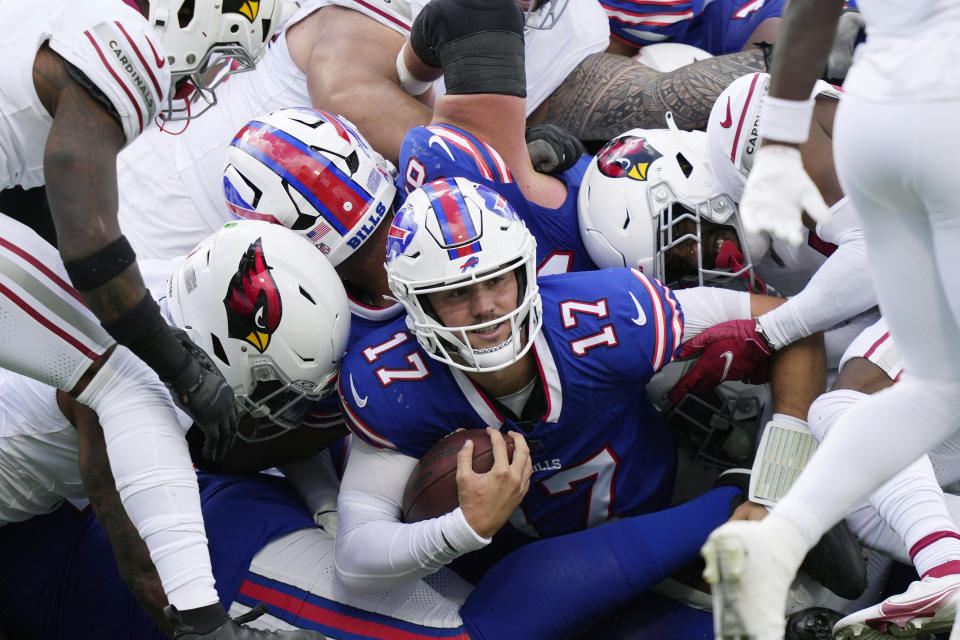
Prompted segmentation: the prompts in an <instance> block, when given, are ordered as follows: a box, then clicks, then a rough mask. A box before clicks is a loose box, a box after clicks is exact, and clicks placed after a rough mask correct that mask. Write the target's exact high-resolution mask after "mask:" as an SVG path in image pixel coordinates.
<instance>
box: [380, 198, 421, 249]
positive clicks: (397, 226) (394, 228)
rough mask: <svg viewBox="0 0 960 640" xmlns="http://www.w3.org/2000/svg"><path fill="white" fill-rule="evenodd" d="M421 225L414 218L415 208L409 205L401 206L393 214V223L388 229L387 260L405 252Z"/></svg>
mask: <svg viewBox="0 0 960 640" xmlns="http://www.w3.org/2000/svg"><path fill="white" fill-rule="evenodd" d="M418 228H419V225H418V224H417V223H416V221H415V220H414V219H413V209H412V208H411V207H408V206H403V207H400V210H399V211H397V213H396V215H394V216H393V223H392V224H391V225H390V230H389V231H387V262H390V261H391V260H393V259H394V258H396V257H397V256H399V255H401V254H403V252H404V251H406V250H407V247H409V246H410V242H412V241H413V236H414V234H415V233H416V232H417V229H418Z"/></svg>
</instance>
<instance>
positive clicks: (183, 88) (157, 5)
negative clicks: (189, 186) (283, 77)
mask: <svg viewBox="0 0 960 640" xmlns="http://www.w3.org/2000/svg"><path fill="white" fill-rule="evenodd" d="M295 9H296V4H295V3H294V2H292V0H150V8H149V13H148V14H147V19H148V20H149V22H150V25H151V26H152V27H153V29H154V32H155V33H156V34H157V36H158V37H159V39H160V44H161V46H162V48H163V52H164V54H165V55H166V59H167V62H168V63H169V65H170V74H171V78H172V81H173V83H174V88H173V89H172V90H171V91H170V92H169V95H168V98H167V105H166V109H165V110H161V114H160V118H161V119H162V120H167V121H176V120H188V119H190V118H194V117H196V116H198V115H200V114H201V113H203V112H204V111H206V110H207V109H209V108H210V107H212V106H213V105H214V104H216V102H217V99H216V94H215V89H216V87H217V86H219V85H220V84H221V83H223V82H224V80H226V79H227V78H228V77H229V76H231V75H233V74H236V73H242V72H244V71H250V70H251V69H253V68H254V67H255V66H256V62H257V60H258V59H259V58H260V57H261V56H262V54H263V52H264V50H265V49H266V45H267V41H268V40H269V39H270V37H271V36H272V35H273V34H274V32H275V31H276V30H277V29H278V28H279V27H280V25H281V24H282V23H283V22H284V21H285V20H286V19H287V18H288V17H289V16H291V15H292V14H293V11H294V10H295Z"/></svg>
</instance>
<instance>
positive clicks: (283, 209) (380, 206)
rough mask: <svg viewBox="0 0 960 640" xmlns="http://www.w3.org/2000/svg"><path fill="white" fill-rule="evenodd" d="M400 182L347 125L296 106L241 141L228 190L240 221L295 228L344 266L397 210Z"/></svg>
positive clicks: (232, 153)
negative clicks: (265, 222) (394, 201)
mask: <svg viewBox="0 0 960 640" xmlns="http://www.w3.org/2000/svg"><path fill="white" fill-rule="evenodd" d="M394 175H395V170H394V168H393V165H391V164H390V163H389V162H388V161H387V160H385V159H384V158H383V156H381V155H380V154H379V153H377V152H376V151H374V150H373V148H372V147H370V145H369V144H368V143H367V141H366V140H364V138H363V136H361V135H360V133H359V132H358V131H357V130H356V129H355V128H354V127H353V125H351V124H350V122H348V121H347V120H346V119H344V118H340V117H337V116H334V115H331V114H329V113H327V112H325V111H321V110H319V109H311V108H309V107H295V108H290V109H281V110H279V111H273V112H271V113H269V114H267V115H265V116H262V117H259V118H255V119H254V120H251V121H250V122H248V123H247V124H246V125H244V127H243V128H242V129H240V131H239V132H238V133H237V135H236V136H234V138H233V141H232V142H231V143H230V147H229V148H228V149H227V165H226V167H225V168H224V171H223V191H224V197H225V198H226V203H227V207H228V208H229V209H230V211H231V212H232V213H233V214H234V215H235V216H237V217H240V218H248V219H253V220H266V221H267V222H273V223H277V224H282V225H284V226H285V227H289V228H291V229H293V230H294V231H297V232H298V233H300V234H302V235H304V236H306V237H307V238H308V239H309V240H310V241H311V242H313V243H314V244H315V245H316V246H317V248H318V249H320V251H322V252H323V253H324V254H325V255H326V256H327V258H328V259H329V260H330V262H331V263H332V264H333V265H334V266H337V265H339V264H340V263H341V262H343V261H344V260H345V259H346V258H348V257H349V256H350V255H352V254H353V252H354V251H356V250H357V249H358V248H359V247H360V246H361V245H362V244H363V243H364V242H365V241H366V240H367V238H369V237H370V235H371V234H372V233H373V232H374V231H375V230H376V229H377V227H378V226H379V224H380V222H381V221H382V220H383V219H384V217H385V216H387V213H388V212H389V211H391V210H392V207H393V199H394V196H395V195H396V192H397V188H396V185H395V184H394Z"/></svg>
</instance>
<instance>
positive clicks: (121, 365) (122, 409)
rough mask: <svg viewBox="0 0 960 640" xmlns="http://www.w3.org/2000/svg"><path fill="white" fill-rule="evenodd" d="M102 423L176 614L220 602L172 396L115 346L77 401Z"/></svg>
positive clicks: (122, 490) (123, 495)
mask: <svg viewBox="0 0 960 640" xmlns="http://www.w3.org/2000/svg"><path fill="white" fill-rule="evenodd" d="M77 400H79V401H80V402H82V403H83V404H86V405H87V406H89V407H90V408H92V409H93V410H94V411H96V412H97V415H98V416H99V418H100V424H101V426H102V427H103V435H104V439H105V440H106V444H107V455H108V456H109V458H110V468H111V470H112V471H113V477H114V479H115V481H116V485H117V491H118V492H119V494H120V499H121V500H122V501H123V506H124V508H125V509H126V511H127V514H128V515H129V516H130V520H131V521H132V522H133V524H134V526H135V527H136V528H137V531H139V532H140V536H141V537H142V538H143V540H144V542H146V543H147V548H148V549H149V550H150V557H151V559H152V560H153V564H154V565H155V566H156V568H157V573H158V574H159V575H160V581H161V582H162V583H163V590H164V591H165V592H166V594H167V598H168V599H169V600H170V603H171V604H173V605H175V606H176V607H177V608H178V609H181V610H184V609H194V608H196V607H201V606H205V605H209V604H213V603H215V602H217V601H218V599H219V598H218V596H217V592H216V589H215V588H214V580H213V571H212V570H211V567H210V554H209V552H208V551H207V537H206V532H205V529H204V526H203V516H202V514H201V512H200V493H199V489H198V487H197V474H196V472H194V470H193V463H192V462H191V460H190V452H189V451H188V449H187V441H186V439H185V438H184V432H183V430H182V428H181V427H180V424H179V422H178V420H177V414H176V409H175V407H174V405H173V400H172V399H171V398H170V392H169V391H167V388H166V387H165V386H164V385H163V384H162V383H161V382H160V380H159V379H158V378H157V374H156V373H154V372H153V371H151V370H150V369H149V368H148V367H147V365H145V364H144V363H143V361H142V360H140V359H139V358H137V357H136V356H135V355H133V353H132V352H131V351H130V350H128V349H127V348H126V347H123V346H120V345H118V346H117V348H116V351H114V353H113V354H112V355H111V356H110V358H109V359H108V360H107V362H106V364H105V365H104V366H103V368H102V369H101V370H100V371H99V372H98V373H97V375H96V376H94V378H93V380H92V381H91V382H90V384H89V385H87V388H86V389H84V391H83V393H82V394H80V396H79V397H78V398H77Z"/></svg>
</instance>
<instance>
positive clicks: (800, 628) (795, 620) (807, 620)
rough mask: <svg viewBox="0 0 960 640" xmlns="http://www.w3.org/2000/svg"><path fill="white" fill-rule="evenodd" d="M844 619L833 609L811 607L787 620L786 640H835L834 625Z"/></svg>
mask: <svg viewBox="0 0 960 640" xmlns="http://www.w3.org/2000/svg"><path fill="white" fill-rule="evenodd" d="M842 617H843V614H842V613H838V612H836V611H834V610H833V609H827V608H825V607H810V608H809V609H804V610H802V611H797V612H796V613H794V614H791V615H790V616H789V617H788V618H787V631H786V633H785V634H784V636H783V638H784V640H833V625H835V624H836V623H837V621H838V620H839V619H840V618H842Z"/></svg>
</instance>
